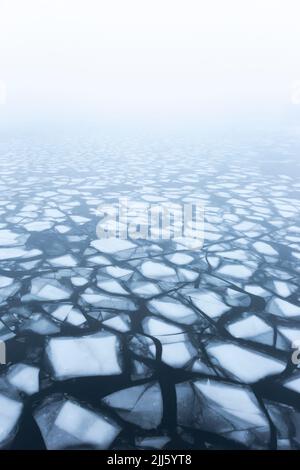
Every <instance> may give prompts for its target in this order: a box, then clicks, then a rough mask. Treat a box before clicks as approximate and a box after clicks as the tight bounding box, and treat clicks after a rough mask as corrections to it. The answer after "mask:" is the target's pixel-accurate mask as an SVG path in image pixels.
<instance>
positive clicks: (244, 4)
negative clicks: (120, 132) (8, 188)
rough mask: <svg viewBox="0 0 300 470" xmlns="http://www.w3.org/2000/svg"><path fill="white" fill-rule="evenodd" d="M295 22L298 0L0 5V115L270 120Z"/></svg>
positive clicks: (289, 58)
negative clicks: (268, 117)
mask: <svg viewBox="0 0 300 470" xmlns="http://www.w3.org/2000/svg"><path fill="white" fill-rule="evenodd" d="M299 18H300V2H299V0H0V82H1V83H2V85H1V86H0V90H1V89H2V97H3V88H4V85H3V84H5V87H6V103H5V104H3V103H2V105H1V104H0V119H1V121H2V122H4V121H5V120H6V121H7V122H11V123H13V122H14V121H22V120H27V121H28V120H33V121H35V120H44V119H46V120H47V119H54V120H60V119H68V118H70V119H71V118H72V117H74V116H77V117H78V116H82V118H83V119H84V118H89V119H95V120H97V119H98V120H103V119H104V120H105V119H115V118H118V119H121V120H122V119H124V120H125V119H126V120H133V121H134V120H143V119H159V120H162V121H163V120H180V119H181V120H183V121H186V120H190V119H194V118H199V117H200V118H201V119H205V118H207V119H208V120H209V119H210V118H216V117H218V118H221V119H226V117H228V116H234V115H236V116H238V115H248V116H251V115H253V116H256V115H257V116H258V115H263V114H266V115H270V116H272V114H274V113H279V112H280V110H281V109H288V108H289V107H290V106H291V101H292V100H291V93H292V88H293V86H294V85H293V84H294V83H295V82H296V81H297V80H298V81H299V80H300V55H299V44H300V27H299ZM2 101H3V100H2Z"/></svg>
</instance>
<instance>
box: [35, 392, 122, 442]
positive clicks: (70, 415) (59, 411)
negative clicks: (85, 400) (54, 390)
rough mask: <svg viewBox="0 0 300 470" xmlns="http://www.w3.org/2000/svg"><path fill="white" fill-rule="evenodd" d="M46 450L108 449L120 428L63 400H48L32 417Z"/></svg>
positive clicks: (76, 404) (73, 403)
mask: <svg viewBox="0 0 300 470" xmlns="http://www.w3.org/2000/svg"><path fill="white" fill-rule="evenodd" d="M34 417H35V420H36V422H37V424H38V426H39V428H40V430H41V433H42V435H43V438H44V441H45V444H46V447H47V449H48V450H55V449H107V448H109V447H110V445H111V444H112V443H113V441H114V440H115V439H116V437H117V436H118V434H119V433H120V430H121V428H120V426H119V425H118V424H116V423H115V422H114V421H113V420H111V419H109V418H107V417H106V416H105V415H103V414H101V413H99V412H95V411H93V410H91V409H89V408H86V407H85V406H83V405H81V404H80V403H77V402H76V401H75V400H71V399H67V398H65V397H63V396H56V395H54V396H50V397H47V399H46V400H44V402H43V403H42V404H41V405H40V406H39V407H38V409H37V410H36V411H35V413H34Z"/></svg>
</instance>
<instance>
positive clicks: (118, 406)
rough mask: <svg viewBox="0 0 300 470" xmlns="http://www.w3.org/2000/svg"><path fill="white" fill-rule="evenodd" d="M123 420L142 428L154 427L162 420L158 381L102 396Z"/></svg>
mask: <svg viewBox="0 0 300 470" xmlns="http://www.w3.org/2000/svg"><path fill="white" fill-rule="evenodd" d="M103 402H104V403H105V404H106V405H108V406H109V407H111V408H113V409H114V411H115V412H116V413H117V414H118V415H119V416H120V417H121V418H123V419H124V420H125V421H129V422H130V423H132V424H135V425H136V426H139V427H141V428H142V429H155V428H157V427H158V426H159V425H160V423H161V420H162V416H163V402H162V395H161V390H160V386H159V384H158V383H153V382H150V383H147V384H144V385H136V386H134V387H130V388H125V389H123V390H120V391H118V392H115V393H112V394H110V395H108V396H106V397H104V398H103Z"/></svg>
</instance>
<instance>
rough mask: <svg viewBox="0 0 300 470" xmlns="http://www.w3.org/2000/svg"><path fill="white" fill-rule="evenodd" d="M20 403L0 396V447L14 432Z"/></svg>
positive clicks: (20, 409) (20, 408)
mask: <svg viewBox="0 0 300 470" xmlns="http://www.w3.org/2000/svg"><path fill="white" fill-rule="evenodd" d="M22 408H23V405H22V403H21V402H19V401H16V400H13V399H11V398H8V397H7V396H5V395H0V446H1V445H2V444H5V441H6V440H7V439H8V438H9V435H10V433H11V432H12V431H13V430H14V427H15V426H16V424H17V422H18V420H19V418H20V416H21V412H22Z"/></svg>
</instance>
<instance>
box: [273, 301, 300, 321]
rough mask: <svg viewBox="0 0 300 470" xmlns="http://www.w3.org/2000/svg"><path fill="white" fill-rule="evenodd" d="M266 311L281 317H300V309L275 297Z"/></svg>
mask: <svg viewBox="0 0 300 470" xmlns="http://www.w3.org/2000/svg"><path fill="white" fill-rule="evenodd" d="M266 311H267V312H269V313H273V314H274V315H280V316H284V317H297V316H300V307H298V306H297V305H295V304H292V303H290V302H287V301H286V300H283V299H279V298H278V297H275V298H273V299H271V300H270V301H269V302H268V304H267V307H266Z"/></svg>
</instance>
